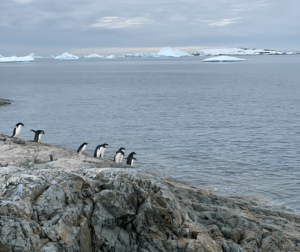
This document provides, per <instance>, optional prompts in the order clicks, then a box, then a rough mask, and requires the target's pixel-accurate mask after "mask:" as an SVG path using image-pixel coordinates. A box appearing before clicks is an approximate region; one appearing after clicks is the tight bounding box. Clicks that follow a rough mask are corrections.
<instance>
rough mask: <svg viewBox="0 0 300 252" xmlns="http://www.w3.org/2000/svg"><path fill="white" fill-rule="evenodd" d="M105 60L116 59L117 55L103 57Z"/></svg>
mask: <svg viewBox="0 0 300 252" xmlns="http://www.w3.org/2000/svg"><path fill="white" fill-rule="evenodd" d="M103 58H104V59H115V58H116V56H115V55H109V56H103Z"/></svg>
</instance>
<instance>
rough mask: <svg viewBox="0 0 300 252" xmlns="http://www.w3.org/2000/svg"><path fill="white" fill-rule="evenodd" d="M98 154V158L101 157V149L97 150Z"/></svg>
mask: <svg viewBox="0 0 300 252" xmlns="http://www.w3.org/2000/svg"><path fill="white" fill-rule="evenodd" d="M96 155H97V158H99V157H100V155H101V150H100V149H98V150H97V154H96Z"/></svg>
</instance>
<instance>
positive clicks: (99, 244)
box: [0, 134, 300, 252]
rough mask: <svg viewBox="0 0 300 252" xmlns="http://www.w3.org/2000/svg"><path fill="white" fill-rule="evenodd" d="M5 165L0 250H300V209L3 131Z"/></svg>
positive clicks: (0, 149) (0, 184)
mask: <svg viewBox="0 0 300 252" xmlns="http://www.w3.org/2000/svg"><path fill="white" fill-rule="evenodd" d="M16 154H17V155H16ZM50 156H51V157H52V158H50ZM0 164H5V165H1V166H2V167H1V168H0V252H1V251H30V252H33V251H42V252H46V251H47V252H48V251H59V252H60V251H70V252H71V251H72V252H73V251H74V252H75V251H95V252H104V251H124V252H127V251H134V252H139V251H141V252H146V251H149V252H150V251H155V252H157V251H160V252H165V251H178V252H179V251H205V252H213V251H214V252H222V251H223V252H224V251H225V252H244V251H259V252H267V251H270V252H272V251H274V252H275V251H300V238H299V237H300V236H299V235H300V234H299V231H300V226H299V220H300V218H299V216H297V215H290V214H287V213H281V212H278V211H272V210H270V209H266V208H264V207H262V206H259V205H257V204H255V203H252V202H249V201H246V200H242V199H234V198H224V197H217V196H215V195H213V194H211V193H209V192H208V191H205V190H202V189H198V188H194V187H189V186H187V185H183V184H180V183H176V182H174V181H171V180H169V179H167V178H163V177H159V176H157V175H153V174H151V173H147V172H142V171H139V170H136V169H132V168H129V167H128V166H126V165H122V164H118V167H117V166H116V165H115V164H114V162H112V161H111V160H108V159H95V158H93V157H89V156H85V155H80V156H79V155H78V154H77V153H76V151H75V150H69V149H66V148H62V147H58V146H51V145H48V144H42V143H33V142H30V141H24V140H22V139H21V140H19V141H17V139H16V140H15V139H12V138H10V137H8V136H5V135H2V134H0Z"/></svg>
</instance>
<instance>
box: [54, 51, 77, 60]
mask: <svg viewBox="0 0 300 252" xmlns="http://www.w3.org/2000/svg"><path fill="white" fill-rule="evenodd" d="M54 59H59V60H71V59H78V57H77V56H76V55H73V54H70V53H67V52H65V53H63V54H62V55H59V56H56V57H55V58H54Z"/></svg>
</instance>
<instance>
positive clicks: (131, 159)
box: [126, 152, 137, 166]
mask: <svg viewBox="0 0 300 252" xmlns="http://www.w3.org/2000/svg"><path fill="white" fill-rule="evenodd" d="M134 155H136V153H135V152H131V153H130V154H129V155H128V157H127V161H126V164H128V165H131V166H133V160H135V161H137V160H136V158H135V157H134Z"/></svg>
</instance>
